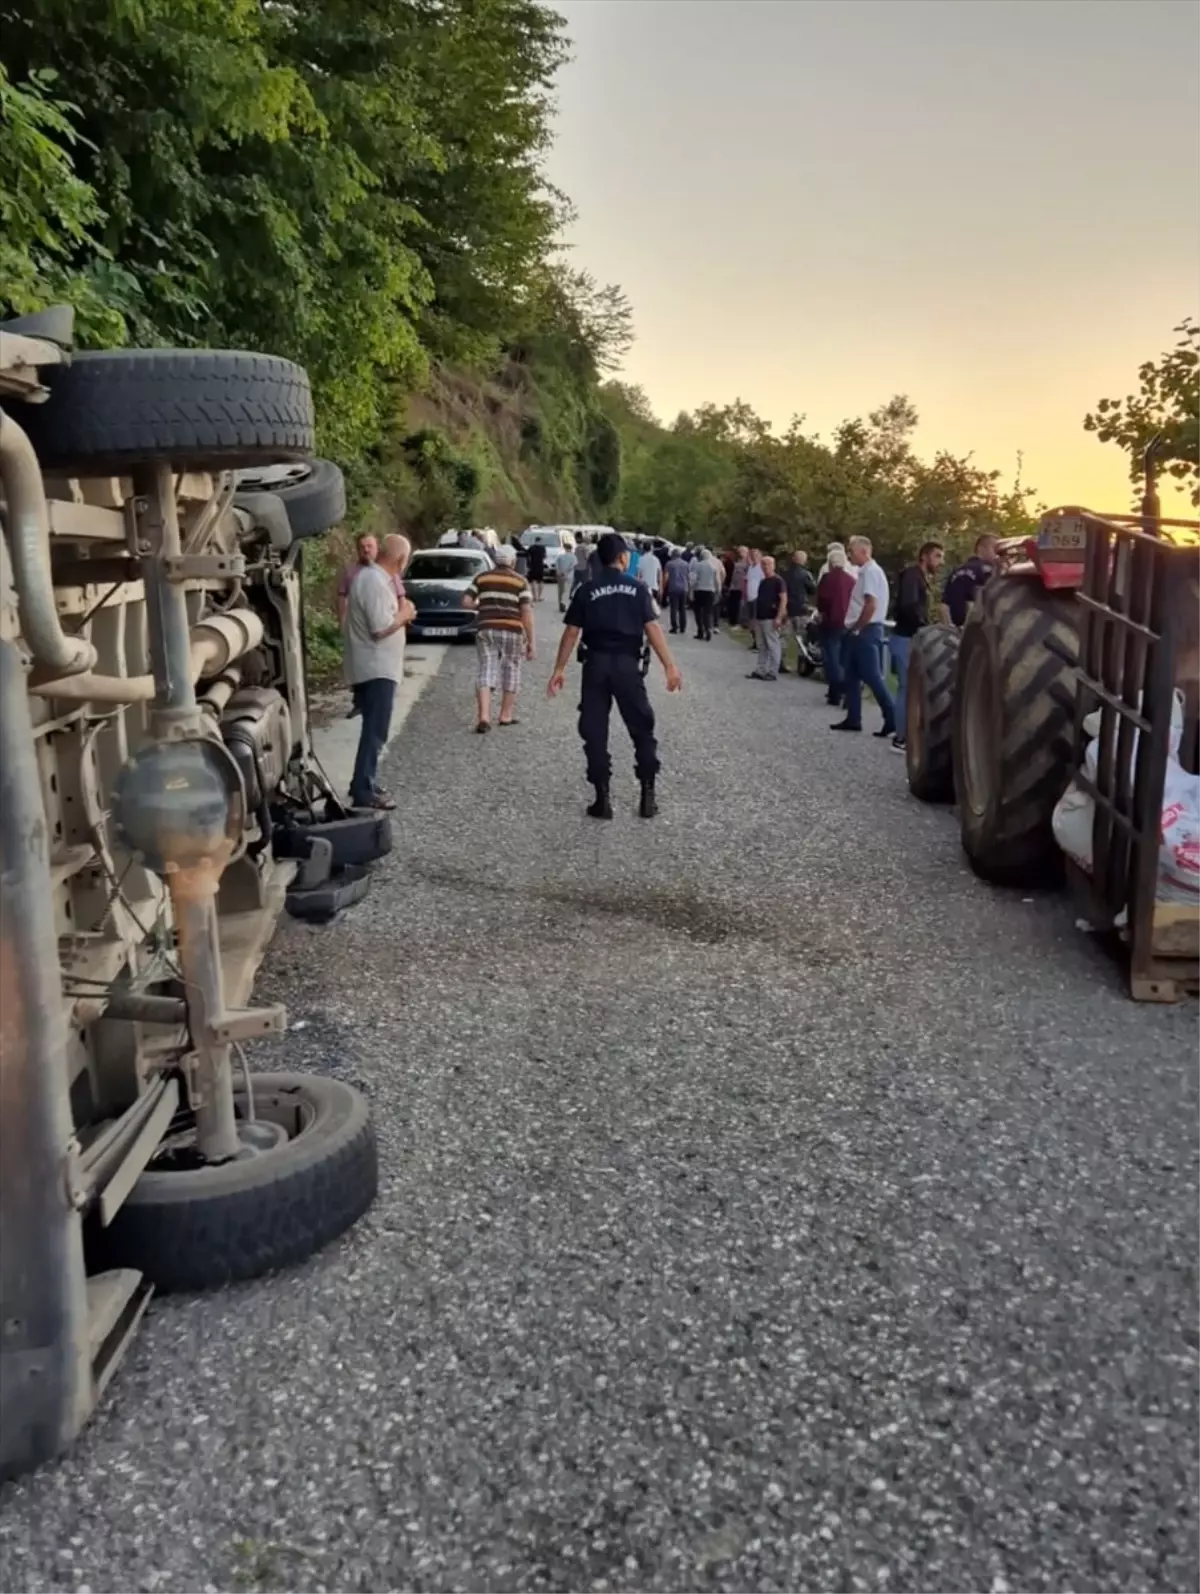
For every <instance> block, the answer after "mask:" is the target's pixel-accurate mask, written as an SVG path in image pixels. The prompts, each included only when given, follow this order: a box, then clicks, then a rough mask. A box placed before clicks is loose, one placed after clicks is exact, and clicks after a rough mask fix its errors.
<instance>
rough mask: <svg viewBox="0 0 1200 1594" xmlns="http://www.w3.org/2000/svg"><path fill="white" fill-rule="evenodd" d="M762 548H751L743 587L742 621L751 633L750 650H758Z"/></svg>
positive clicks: (753, 651) (752, 651) (755, 651)
mask: <svg viewBox="0 0 1200 1594" xmlns="http://www.w3.org/2000/svg"><path fill="white" fill-rule="evenodd" d="M762 578H763V567H762V550H761V549H759V548H751V550H750V553H749V556H748V562H747V564H746V582H745V585H744V587H743V588H742V623H743V624H744V625H745V627H746V629H747V630H748V631H749V633H750V651H751V653H757V652H758V618H757V616H756V614H755V610H756V609H757V607H758V589H759V587H761V586H762Z"/></svg>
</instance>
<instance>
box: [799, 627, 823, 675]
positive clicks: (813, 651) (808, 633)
mask: <svg viewBox="0 0 1200 1594" xmlns="http://www.w3.org/2000/svg"><path fill="white" fill-rule="evenodd" d="M796 667H797V670H798V671H799V673H800V674H801V675H804V676H812V675H824V673H825V667H824V661H823V659H822V655H821V623H820V620H819V619H818V617H817V616H816V615H815V614H811V615H809V617H808V621H807V623H806V624H805V626H804V628H803V630H802V631H801V632H800V633H799V635H798V636H797V637H796Z"/></svg>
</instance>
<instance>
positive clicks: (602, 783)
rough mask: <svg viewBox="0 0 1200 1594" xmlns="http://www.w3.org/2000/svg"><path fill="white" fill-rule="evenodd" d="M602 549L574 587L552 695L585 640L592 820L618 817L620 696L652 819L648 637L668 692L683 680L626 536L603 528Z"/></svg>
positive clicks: (643, 810) (653, 745)
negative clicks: (613, 732)
mask: <svg viewBox="0 0 1200 1594" xmlns="http://www.w3.org/2000/svg"><path fill="white" fill-rule="evenodd" d="M596 551H597V553H598V554H599V558H600V566H601V574H600V576H599V577H598V578H597V579H594V580H588V581H585V582H584V583H583V585H582V586H581V587H578V588H576V590H575V593H574V596H573V597H572V599H571V603H570V607H569V608H568V609H567V614H566V621H565V624H564V627H563V635H562V641H561V642H560V643H559V645H558V657H557V658H556V659H555V661H554V673H553V674H552V675H551V677H550V685H549V688H548V690H549V695H550V696H551V697H557V696H558V694H559V693H560V692H561V691H562V689H563V687H564V686H565V684H566V675H565V671H566V667H567V660H568V659H569V658H570V657H571V652H572V650H573V649H574V647H575V645H576V643H578V642H579V641H580V640H582V642H583V649H584V662H583V683H582V691H581V693H580V703H579V734H580V736H582V738H583V747H584V753H585V755H586V758H587V778H588V780H589V781H590V782H591V783H592V785H593V786H594V787H595V789H596V800H595V801H594V802H593V803H592V804H591V805H590V806H589V808H588V813H589V814H590V815H591V817H592V818H593V819H611V818H612V816H613V810H612V799H611V796H610V787H611V783H612V760H611V758H610V757H609V752H608V721H609V715H610V714H611V712H612V705H613V703H614V702H615V703H616V705H617V708H618V710H619V711H620V715H621V718H622V719H623V720H624V721H625V728H626V730H627V731H628V732H629V735H630V737H631V738H632V741H633V757H634V770H635V772H636V774H637V778H638V781H639V783H640V784H641V788H642V794H641V802H640V805H639V807H638V812H639V814H640V815H641V817H642V818H643V819H653V818H654V815H655V814H656V813H657V812H658V803H657V800H656V797H655V791H654V782H655V777H656V775H657V774H658V769H659V764H658V743H657V742H656V740H655V737H654V710H653V709H652V708H651V707H650V699H649V697H648V696H647V695H646V683H645V680H644V679H643V677H642V668H641V655H642V648H643V647H644V646H645V645H646V644H647V643H648V644H649V646H650V647H651V649H652V650H653V651H654V653H655V654H656V655H657V657H658V660H659V663H660V664H661V665H662V667H663V672H664V674H665V675H666V678H667V691H668V692H678V691H679V688H680V686H681V685H682V679H681V677H680V674H679V671H678V669H677V668H676V665H675V661H674V659H673V658H672V657H671V653H670V650H669V648H668V647H667V640H666V638H665V637H664V636H663V633H662V627H661V626H660V625H659V623H658V621H657V619H656V618H655V608H654V600H653V599H652V598H651V596H650V591H649V589H648V588H647V587H646V586H645V585H644V584H643V583H642V582H640V581H635V580H634V579H633V577H632V576H630V575H629V573H628V570H629V549H628V547H627V546H626V544H625V540H624V538H622V537H620V536H618V535H617V533H616V532H605V533H604V535H603V536H602V537H601V538H600V542H599V546H598V547H597V550H596Z"/></svg>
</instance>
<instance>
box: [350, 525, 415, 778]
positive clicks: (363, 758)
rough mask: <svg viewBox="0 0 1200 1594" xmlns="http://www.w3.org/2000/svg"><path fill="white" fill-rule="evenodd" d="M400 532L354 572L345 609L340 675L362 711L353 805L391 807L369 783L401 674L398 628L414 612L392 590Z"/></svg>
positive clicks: (399, 564) (399, 568)
mask: <svg viewBox="0 0 1200 1594" xmlns="http://www.w3.org/2000/svg"><path fill="white" fill-rule="evenodd" d="M409 547H410V545H409V542H408V539H407V538H406V537H399V536H395V535H393V536H390V537H385V538H384V539H383V547H382V548H381V549H380V550H379V558H378V559H377V560H376V562H375V563H374V564H371V565H367V566H365V567H364V568H363V569H362V570H361V571H359V573H358V575H357V576H355V578H354V584H353V586H352V587H351V588H350V602H349V605H348V607H347V610H346V654H345V662H346V679H347V681H348V682H349V684H350V686H351V687H352V688H353V691H354V700H355V702H356V703H357V704H358V707H359V712H360V713H361V714H362V729H361V731H360V733H359V738H358V754H357V756H356V757H355V760H354V775H353V778H352V779H351V782H350V802H351V806H352V807H354V808H384V809H386V808H394V807H395V806H396V804H395V803H394V802H393V801H392V799H391V798H390V797H389V796H388V795H387V793H386V792H383V791H380V789H379V787H378V786H377V785H376V784H375V776H376V772H377V770H378V768H379V755H380V753H381V752H382V751H383V748H384V744H385V743H386V742H387V739H388V732H389V731H390V730H391V727H392V706H393V704H394V703H395V701H396V688H397V686H399V685H400V684H401V682H402V681H403V680H404V628H405V627H406V626H407V625H408V623H409V621H410V620H412V619H413V618H414V617H415V615H416V610H415V609H414V608H413V606H412V604H411V603H410V602H409V601H408V599H407V598H402V597H399V596H398V595H397V592H396V579H397V577H399V576H401V575H402V574H403V572H404V566H405V565H406V564H407V562H408V555H409Z"/></svg>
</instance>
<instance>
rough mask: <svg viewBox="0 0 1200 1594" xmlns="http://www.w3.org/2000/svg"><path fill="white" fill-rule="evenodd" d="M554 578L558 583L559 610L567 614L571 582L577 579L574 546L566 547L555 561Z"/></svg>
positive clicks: (560, 612)
mask: <svg viewBox="0 0 1200 1594" xmlns="http://www.w3.org/2000/svg"><path fill="white" fill-rule="evenodd" d="M554 579H555V581H556V582H557V583H558V612H559V614H566V612H567V604H568V603H570V601H571V583H572V582H573V581H574V579H575V550H574V548H564V549H563V551H562V552H561V553H560V554H559V556H558V558H557V559H556V560H555V561H554Z"/></svg>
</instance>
